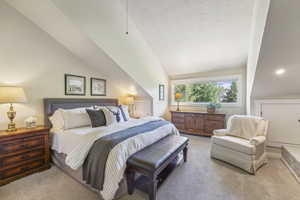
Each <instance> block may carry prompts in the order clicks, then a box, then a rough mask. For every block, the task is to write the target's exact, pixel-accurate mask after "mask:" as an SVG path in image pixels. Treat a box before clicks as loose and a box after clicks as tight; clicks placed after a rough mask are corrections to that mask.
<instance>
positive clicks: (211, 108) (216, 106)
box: [207, 102, 221, 114]
mask: <svg viewBox="0 0 300 200" xmlns="http://www.w3.org/2000/svg"><path fill="white" fill-rule="evenodd" d="M219 108H221V104H219V103H214V102H210V103H209V104H208V105H207V113H210V114H211V113H215V112H216V109H219Z"/></svg>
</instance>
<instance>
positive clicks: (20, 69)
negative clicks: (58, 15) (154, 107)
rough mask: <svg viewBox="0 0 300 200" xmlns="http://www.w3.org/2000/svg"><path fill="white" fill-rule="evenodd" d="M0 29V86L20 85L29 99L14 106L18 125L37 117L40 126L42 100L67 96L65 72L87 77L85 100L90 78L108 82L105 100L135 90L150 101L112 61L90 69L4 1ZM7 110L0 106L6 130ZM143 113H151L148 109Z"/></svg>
mask: <svg viewBox="0 0 300 200" xmlns="http://www.w3.org/2000/svg"><path fill="white" fill-rule="evenodd" d="M0 27H1V30H0V44H1V45H0V84H1V85H20V86H22V87H24V89H25V92H26V94H27V97H28V103H26V104H16V105H15V109H16V111H17V118H16V122H17V125H18V126H21V125H23V121H24V119H25V118H26V117H28V116H32V115H35V116H37V117H38V119H39V123H42V121H43V104H42V99H43V98H45V97H51V98H61V97H64V98H65V97H66V96H64V74H65V73H71V74H76V75H82V76H86V78H87V90H86V92H87V96H85V97H84V98H91V97H90V95H89V93H90V90H89V86H90V82H89V78H90V77H97V78H105V79H107V97H113V98H118V97H120V96H123V95H126V94H127V93H128V92H134V91H136V92H137V94H138V96H141V97H143V98H146V99H147V100H150V101H151V98H150V97H149V96H148V95H147V94H146V92H144V91H143V90H142V89H141V88H140V87H138V86H137V84H136V83H135V82H134V80H133V79H131V78H130V77H129V76H128V75H127V74H126V73H125V72H123V71H122V70H121V69H120V68H119V67H118V66H117V65H116V64H114V63H113V62H112V61H108V60H103V63H105V65H103V66H102V65H101V63H99V68H98V69H95V68H92V67H89V66H88V65H87V64H86V63H85V62H83V61H82V60H80V59H79V58H77V57H76V56H74V55H73V54H72V53H71V52H70V51H68V50H67V49H66V48H64V47H63V46H62V45H61V44H60V43H58V42H57V41H56V40H54V39H53V38H52V37H50V36H49V35H48V34H47V33H45V32H44V31H42V30H41V29H40V28H38V27H37V26H36V25H34V24H33V23H32V22H30V21H29V20H27V19H26V18H25V17H24V16H22V15H21V14H19V13H18V12H17V11H16V10H15V9H13V8H12V7H10V6H8V5H7V4H5V3H3V2H0ZM106 59H108V58H106ZM107 63H109V65H107ZM102 69H103V70H102ZM104 72H105V73H104ZM67 97H70V98H76V96H67ZM7 110H8V105H0V129H5V128H6V124H7V122H8V120H7V117H6V112H7ZM146 110H147V112H151V111H149V110H150V108H147V109H146Z"/></svg>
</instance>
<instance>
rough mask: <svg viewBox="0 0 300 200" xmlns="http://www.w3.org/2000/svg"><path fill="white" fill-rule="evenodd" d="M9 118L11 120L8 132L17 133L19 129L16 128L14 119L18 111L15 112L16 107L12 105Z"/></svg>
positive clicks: (8, 113) (8, 114)
mask: <svg viewBox="0 0 300 200" xmlns="http://www.w3.org/2000/svg"><path fill="white" fill-rule="evenodd" d="M7 117H8V118H9V120H10V123H9V124H8V129H7V131H8V132H13V131H16V130H17V128H16V124H15V123H14V119H15V117H16V111H14V107H13V105H12V104H10V107H9V111H8V112H7Z"/></svg>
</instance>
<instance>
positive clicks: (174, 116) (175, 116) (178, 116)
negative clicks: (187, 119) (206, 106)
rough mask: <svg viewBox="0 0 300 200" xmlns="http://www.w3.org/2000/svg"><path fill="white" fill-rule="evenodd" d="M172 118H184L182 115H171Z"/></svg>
mask: <svg viewBox="0 0 300 200" xmlns="http://www.w3.org/2000/svg"><path fill="white" fill-rule="evenodd" d="M172 117H173V118H184V113H172Z"/></svg>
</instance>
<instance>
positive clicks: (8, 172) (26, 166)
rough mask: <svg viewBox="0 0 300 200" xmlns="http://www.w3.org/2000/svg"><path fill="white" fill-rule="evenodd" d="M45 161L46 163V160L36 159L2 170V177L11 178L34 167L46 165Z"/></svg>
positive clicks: (0, 176) (0, 173) (0, 174)
mask: <svg viewBox="0 0 300 200" xmlns="http://www.w3.org/2000/svg"><path fill="white" fill-rule="evenodd" d="M44 163H45V161H44V160H36V161H33V162H30V163H27V164H24V165H21V166H19V167H15V168H11V169H6V170H4V171H1V172H0V178H1V179H6V178H10V177H13V176H16V175H19V174H22V173H25V172H27V171H30V170H32V169H35V168H38V167H42V166H43V165H44Z"/></svg>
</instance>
